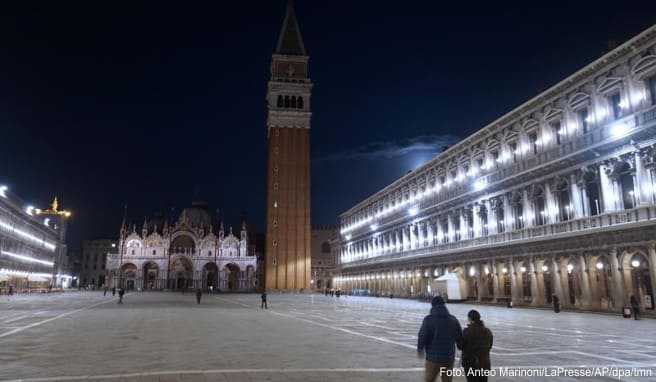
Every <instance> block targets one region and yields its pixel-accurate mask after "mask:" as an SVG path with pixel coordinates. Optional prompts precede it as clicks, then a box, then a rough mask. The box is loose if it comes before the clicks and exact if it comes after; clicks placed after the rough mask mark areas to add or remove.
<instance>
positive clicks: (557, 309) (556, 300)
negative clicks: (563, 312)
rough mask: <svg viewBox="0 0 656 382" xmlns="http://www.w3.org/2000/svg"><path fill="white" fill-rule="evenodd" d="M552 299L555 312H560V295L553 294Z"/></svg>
mask: <svg viewBox="0 0 656 382" xmlns="http://www.w3.org/2000/svg"><path fill="white" fill-rule="evenodd" d="M551 301H552V302H553V310H554V313H560V299H559V298H558V296H557V295H553V297H552V298H551Z"/></svg>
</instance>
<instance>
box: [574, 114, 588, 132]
mask: <svg viewBox="0 0 656 382" xmlns="http://www.w3.org/2000/svg"><path fill="white" fill-rule="evenodd" d="M576 114H577V115H578V118H579V125H580V126H581V130H582V131H583V134H586V133H587V132H588V109H587V108H583V109H581V110H579V111H577V112H576Z"/></svg>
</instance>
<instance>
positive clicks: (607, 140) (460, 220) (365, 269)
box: [334, 26, 656, 314]
mask: <svg viewBox="0 0 656 382" xmlns="http://www.w3.org/2000/svg"><path fill="white" fill-rule="evenodd" d="M338 259H339V263H340V274H339V275H338V276H337V277H335V280H334V281H335V283H336V286H337V287H340V288H342V289H345V290H354V289H358V290H365V291H367V292H368V293H376V294H383V295H386V294H393V295H397V296H427V295H433V294H437V293H443V292H444V291H443V290H441V288H442V285H444V282H450V281H449V280H451V281H454V282H455V283H456V284H457V287H458V288H457V289H456V290H455V291H454V292H452V293H451V295H450V296H449V297H450V298H453V299H463V300H464V299H468V300H473V301H479V302H490V303H504V304H505V303H508V302H510V301H512V302H513V303H514V304H515V305H526V306H535V307H540V306H548V305H549V304H551V303H552V302H553V299H554V297H555V298H558V300H559V301H560V303H561V305H562V306H563V307H565V308H567V309H581V310H596V311H611V312H620V311H621V310H622V308H623V307H624V306H626V305H629V303H630V300H631V299H632V297H633V298H635V299H637V300H638V301H639V303H640V305H641V307H642V308H643V309H644V310H645V311H646V312H647V313H648V314H654V290H655V289H656V284H655V282H656V26H654V27H651V28H649V29H648V30H646V31H644V32H643V33H641V34H640V35H638V36H636V37H635V38H633V39H631V40H630V41H628V42H626V43H624V44H623V45H621V46H619V47H617V48H616V49H614V50H612V51H611V52H609V53H607V54H606V55H604V56H603V57H601V58H599V59H598V60H596V61H594V62H593V63H591V64H589V65H588V66H586V67H584V68H583V69H581V70H579V71H578V72H576V73H574V74H573V75H571V76H570V77H568V78H566V79H565V80H563V81H561V82H560V83H558V84H556V85H555V86H553V87H551V88H550V89H548V90H546V91H545V92H543V93H542V94H539V95H537V96H536V97H534V98H533V99H531V100H529V101H528V102H526V103H524V104H522V105H520V106H519V107H517V108H516V109H514V110H512V111H511V112H510V113H508V114H506V115H504V116H502V117H500V118H499V119H497V120H496V121H494V122H492V123H491V124H489V125H488V126H485V127H483V128H482V129H480V130H479V131H477V132H476V133H474V134H473V135H471V136H469V137H466V138H464V139H463V140H462V141H461V142H459V143H458V144H456V145H454V146H452V147H450V148H448V149H446V150H445V151H443V152H442V153H441V154H440V155H438V156H437V157H435V158H433V159H432V160H431V161H429V162H428V163H426V164H425V165H423V166H422V167H420V168H419V169H417V170H415V171H413V172H411V173H409V174H407V175H405V176H403V177H402V178H400V179H398V180H397V181H395V182H394V183H393V184H391V185H389V186H388V187H386V188H384V189H382V190H380V191H379V192H377V193H375V194H374V195H372V196H371V197H369V198H367V199H366V200H364V201H362V202H360V203H358V204H357V205H355V206H354V207H352V208H351V209H349V210H348V211H346V212H345V213H343V214H342V215H341V216H340V236H339V256H338Z"/></svg>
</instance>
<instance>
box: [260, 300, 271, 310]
mask: <svg viewBox="0 0 656 382" xmlns="http://www.w3.org/2000/svg"><path fill="white" fill-rule="evenodd" d="M260 308H261V309H269V306H268V305H267V302H266V300H262V304H261V305H260Z"/></svg>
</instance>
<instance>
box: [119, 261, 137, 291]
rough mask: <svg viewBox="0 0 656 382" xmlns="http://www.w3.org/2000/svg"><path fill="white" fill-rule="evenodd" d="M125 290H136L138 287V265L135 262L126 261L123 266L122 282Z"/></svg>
mask: <svg viewBox="0 0 656 382" xmlns="http://www.w3.org/2000/svg"><path fill="white" fill-rule="evenodd" d="M119 285H120V286H121V287H122V288H125V290H134V289H136V287H137V266H136V265H134V264H133V263H125V264H123V265H122V266H121V279H120V284H119Z"/></svg>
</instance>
